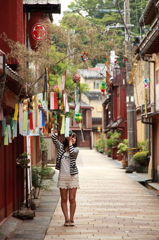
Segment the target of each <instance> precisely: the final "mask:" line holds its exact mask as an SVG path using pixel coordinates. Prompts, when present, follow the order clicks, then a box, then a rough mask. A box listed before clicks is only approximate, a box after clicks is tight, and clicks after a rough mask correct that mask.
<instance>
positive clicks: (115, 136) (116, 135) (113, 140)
mask: <svg viewBox="0 0 159 240" xmlns="http://www.w3.org/2000/svg"><path fill="white" fill-rule="evenodd" d="M120 136H121V132H111V131H110V132H109V133H108V137H109V138H108V139H107V147H108V148H109V149H112V147H115V146H117V145H118V143H119V142H120Z"/></svg>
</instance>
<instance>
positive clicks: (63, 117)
mask: <svg viewBox="0 0 159 240" xmlns="http://www.w3.org/2000/svg"><path fill="white" fill-rule="evenodd" d="M64 133H65V115H62V124H61V131H60V134H64Z"/></svg>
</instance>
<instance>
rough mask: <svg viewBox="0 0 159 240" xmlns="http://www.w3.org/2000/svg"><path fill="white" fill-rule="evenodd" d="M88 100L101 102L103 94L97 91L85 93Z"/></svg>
mask: <svg viewBox="0 0 159 240" xmlns="http://www.w3.org/2000/svg"><path fill="white" fill-rule="evenodd" d="M84 94H85V95H86V96H87V98H88V99H90V100H101V99H102V94H101V92H97V91H89V92H86V93H84Z"/></svg>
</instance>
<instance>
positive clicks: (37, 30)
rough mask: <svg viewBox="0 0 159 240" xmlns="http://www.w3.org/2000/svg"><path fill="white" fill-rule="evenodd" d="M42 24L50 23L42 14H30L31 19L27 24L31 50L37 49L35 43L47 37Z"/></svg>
mask: <svg viewBox="0 0 159 240" xmlns="http://www.w3.org/2000/svg"><path fill="white" fill-rule="evenodd" d="M44 22H48V23H49V22H50V19H49V17H47V16H45V15H43V13H34V14H31V18H30V20H29V22H28V30H29V41H30V46H31V48H32V49H33V50H36V49H37V42H38V41H41V40H43V39H44V38H45V37H46V36H47V34H48V33H47V30H46V29H45V27H44V26H43V23H44Z"/></svg>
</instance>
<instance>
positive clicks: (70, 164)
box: [52, 133, 79, 227]
mask: <svg viewBox="0 0 159 240" xmlns="http://www.w3.org/2000/svg"><path fill="white" fill-rule="evenodd" d="M52 140H53V143H54V145H55V147H56V149H57V157H56V166H55V169H57V170H59V176H58V182H57V187H58V188H59V189H60V195H61V208H62V211H63V214H64V217H65V223H64V226H65V227H67V226H75V224H74V214H75V210H76V192H77V188H79V180H78V169H77V166H76V159H77V155H78V153H79V149H78V148H77V147H76V146H77V137H76V134H75V133H71V134H70V136H69V137H66V138H65V140H64V142H63V143H61V142H60V141H58V139H57V136H56V135H55V134H53V135H52ZM68 200H69V203H70V208H69V214H68V205H67V203H68Z"/></svg>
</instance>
